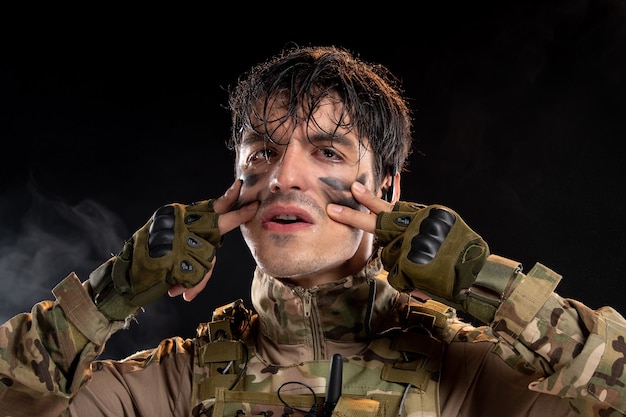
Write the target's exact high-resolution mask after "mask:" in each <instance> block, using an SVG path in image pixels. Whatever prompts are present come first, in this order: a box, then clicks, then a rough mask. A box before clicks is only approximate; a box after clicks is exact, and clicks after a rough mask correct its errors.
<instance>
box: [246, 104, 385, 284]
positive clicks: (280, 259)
mask: <svg viewBox="0 0 626 417" xmlns="http://www.w3.org/2000/svg"><path fill="white" fill-rule="evenodd" d="M341 111H342V104H341V103H340V102H337V101H335V100H332V99H331V98H326V99H324V101H323V102H322V104H321V105H320V106H318V108H317V110H316V111H315V113H314V114H313V117H312V118H309V119H303V118H301V117H299V118H298V121H296V120H294V119H293V118H289V119H281V116H284V114H285V113H284V110H283V109H282V108H281V106H280V102H279V101H276V100H275V101H274V102H272V105H271V107H270V112H269V115H268V116H269V117H267V118H266V119H267V120H270V121H273V122H270V123H266V124H265V125H262V124H261V122H260V121H258V120H257V121H258V122H259V124H258V126H259V127H258V128H257V130H258V131H260V132H266V133H267V134H266V135H263V134H261V135H260V134H259V133H257V132H254V131H249V132H244V134H243V141H242V145H241V146H240V148H239V149H238V153H237V174H238V176H239V178H240V179H242V180H243V187H242V190H241V195H240V199H239V200H240V202H241V203H242V204H245V203H249V202H252V201H254V200H258V201H259V202H260V205H259V209H258V212H257V213H256V216H255V217H254V219H252V220H251V221H250V222H248V223H246V224H243V225H242V226H241V231H242V234H243V237H244V239H245V240H246V243H247V244H248V246H249V247H250V250H251V252H252V255H253V257H254V259H255V260H256V263H257V265H258V266H259V267H260V268H261V269H262V270H263V271H264V272H266V273H268V274H270V275H272V276H274V277H277V278H284V279H286V280H288V281H290V282H292V283H294V284H297V285H301V286H304V287H311V286H313V285H317V284H321V283H324V282H329V281H334V280H336V279H339V278H342V277H345V276H347V275H349V274H353V273H355V272H357V271H358V270H360V269H361V268H362V267H363V266H364V265H365V263H366V261H367V258H368V257H369V255H370V254H371V250H372V236H371V235H370V234H366V233H365V232H363V231H362V230H359V229H355V228H352V227H349V226H347V225H344V224H341V223H337V222H335V221H333V220H331V219H330V218H329V217H328V216H327V215H326V205H327V204H328V203H331V202H332V203H337V204H342V205H345V206H348V207H351V208H353V209H357V210H365V209H364V208H363V207H362V206H361V205H360V204H359V203H357V201H356V200H355V199H354V198H353V196H352V194H351V192H350V184H351V183H352V182H353V181H355V180H356V181H359V182H361V183H363V184H364V185H365V186H366V187H368V188H369V189H372V190H378V188H379V186H380V184H374V171H373V166H374V164H373V155H372V152H371V150H370V149H369V142H368V141H367V139H361V140H359V137H358V136H357V133H356V132H355V131H354V130H351V129H350V128H349V127H344V126H349V124H348V125H346V124H345V123H344V124H343V125H342V124H339V125H338V123H339V120H340V117H341ZM253 122H254V120H253ZM344 122H346V120H344ZM348 122H349V120H348ZM268 136H270V137H271V139H272V140H271V141H270V140H268V139H267V137H268Z"/></svg>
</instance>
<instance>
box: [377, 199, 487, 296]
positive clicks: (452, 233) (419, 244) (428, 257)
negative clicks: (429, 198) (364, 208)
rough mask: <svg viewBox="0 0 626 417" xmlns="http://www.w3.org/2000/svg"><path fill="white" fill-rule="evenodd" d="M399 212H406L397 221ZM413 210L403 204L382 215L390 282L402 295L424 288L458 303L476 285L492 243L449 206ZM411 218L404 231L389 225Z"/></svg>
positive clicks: (381, 232) (394, 225) (378, 234)
mask: <svg viewBox="0 0 626 417" xmlns="http://www.w3.org/2000/svg"><path fill="white" fill-rule="evenodd" d="M396 208H399V209H402V210H403V211H404V210H406V211H405V212H404V213H396V214H395V216H394V213H395V211H396ZM410 209H411V206H407V204H405V203H403V204H402V205H396V207H394V211H392V212H391V213H380V214H379V219H378V224H377V230H376V235H377V236H378V237H379V241H381V243H382V242H383V241H384V240H385V239H386V242H387V245H386V246H385V247H384V248H383V251H382V254H381V257H382V262H383V265H384V266H385V268H386V269H387V270H388V271H389V277H388V280H389V283H390V284H391V285H392V286H393V287H394V288H396V289H398V290H399V291H410V290H413V289H415V288H419V289H421V290H424V291H427V292H430V293H431V294H433V295H436V296H440V297H443V298H445V299H448V300H453V301H458V300H459V296H460V295H459V294H460V292H461V290H462V289H465V288H468V287H469V286H470V285H472V283H473V282H474V280H475V276H476V274H478V272H479V271H480V268H482V265H483V264H484V261H485V259H486V257H487V256H488V255H489V248H488V246H487V244H486V243H485V242H484V241H483V240H482V238H481V237H480V236H478V235H477V234H476V233H475V232H474V231H473V230H472V229H470V228H469V227H468V226H467V224H465V222H464V221H463V220H462V219H461V218H460V217H459V216H458V215H457V214H456V213H455V212H454V211H452V210H450V209H448V208H446V207H443V206H437V205H433V206H428V207H425V206H420V205H416V206H413V211H412V213H411V212H409V210H410ZM407 216H409V217H410V218H411V221H410V223H409V224H408V225H406V226H405V227H404V230H403V231H400V230H399V228H398V226H399V222H394V221H389V218H393V219H396V218H400V217H406V218H409V217H407ZM381 217H383V218H381ZM385 218H387V219H385ZM390 226H391V227H390ZM378 227H386V228H387V229H386V230H382V229H381V230H378ZM381 236H382V237H383V239H380V237H381ZM390 238H391V239H390Z"/></svg>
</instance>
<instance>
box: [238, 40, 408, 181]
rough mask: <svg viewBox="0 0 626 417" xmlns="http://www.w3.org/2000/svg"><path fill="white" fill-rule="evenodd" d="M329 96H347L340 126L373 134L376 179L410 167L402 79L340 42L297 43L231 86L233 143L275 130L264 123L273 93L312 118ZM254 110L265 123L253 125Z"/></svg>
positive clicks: (362, 134)
mask: <svg viewBox="0 0 626 417" xmlns="http://www.w3.org/2000/svg"><path fill="white" fill-rule="evenodd" d="M329 95H332V96H334V97H336V96H339V97H340V99H341V100H342V101H343V105H344V106H343V117H342V119H341V120H339V121H338V123H337V127H340V126H341V127H344V128H355V129H356V132H357V134H358V136H359V137H360V138H363V137H367V138H368V140H369V143H370V146H371V148H372V150H373V153H374V160H375V166H374V174H375V177H376V178H375V180H377V181H380V180H382V178H383V176H384V175H385V174H387V173H394V172H395V171H396V170H399V171H401V170H404V169H405V167H406V164H407V159H408V156H409V154H410V153H411V142H412V138H411V133H412V132H411V123H412V120H411V114H410V110H409V106H408V105H407V103H406V100H405V99H404V98H403V97H402V94H401V90H400V86H399V82H398V80H397V79H396V78H395V77H394V76H393V75H392V74H391V72H389V70H388V69H387V68H386V67H384V66H382V65H380V64H370V63H367V62H365V61H363V60H362V59H360V58H359V57H358V56H356V55H354V54H352V53H351V52H349V51H348V50H347V49H345V48H341V47H336V46H318V47H313V46H309V47H298V46H292V47H289V48H286V49H284V50H283V51H281V52H280V53H279V54H277V55H275V56H274V57H272V58H270V59H268V60H267V61H265V62H262V63H260V64H258V65H256V66H254V67H253V68H252V69H251V70H250V71H248V72H247V73H245V74H243V75H242V77H241V78H240V79H239V80H238V82H237V84H236V85H235V86H234V87H233V88H231V89H230V90H229V108H230V110H231V116H232V126H231V136H230V139H229V140H228V141H227V145H228V147H229V148H230V149H231V150H232V149H235V150H236V149H238V148H239V146H240V145H241V140H242V135H243V133H244V131H246V130H249V129H253V130H255V131H256V132H257V133H260V134H263V135H266V136H268V135H270V134H268V133H267V131H266V130H265V124H267V123H268V122H270V121H271V120H269V119H268V117H269V115H268V111H269V110H270V109H269V107H268V105H269V103H270V101H271V100H270V99H271V98H275V97H277V96H280V98H281V102H284V103H286V104H285V109H286V111H287V113H286V115H287V116H286V117H287V118H292V117H296V115H297V114H298V112H303V111H304V117H306V118H307V119H308V121H309V122H310V121H311V119H310V118H311V115H312V114H313V113H314V112H315V110H316V108H317V106H318V105H319V103H320V102H321V100H322V99H324V98H326V97H328V96H329ZM259 104H262V105H261V106H259ZM252 115H254V116H255V117H254V119H255V120H261V121H262V123H263V125H261V126H259V125H258V123H256V125H254V124H253V123H252V118H251V116H252ZM347 120H349V121H350V124H349V125H346V124H345V123H346V121H347ZM313 122H314V121H313ZM268 139H269V140H271V137H268Z"/></svg>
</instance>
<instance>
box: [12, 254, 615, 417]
mask: <svg viewBox="0 0 626 417" xmlns="http://www.w3.org/2000/svg"><path fill="white" fill-rule="evenodd" d="M369 269H370V268H366V270H365V271H363V272H362V273H361V274H358V275H356V276H352V277H347V278H345V279H343V280H340V281H337V282H334V283H329V284H326V285H323V286H319V287H315V288H312V289H308V290H305V289H302V288H299V287H292V286H288V285H285V284H283V283H281V282H280V281H278V280H275V279H273V278H272V277H269V276H267V275H264V274H262V273H260V272H259V271H256V272H255V277H254V280H253V285H252V299H253V308H254V311H255V314H252V312H250V311H248V310H245V309H244V310H243V311H244V312H246V311H247V312H248V313H249V314H246V313H244V314H243V315H242V316H239V317H238V318H237V320H233V319H232V317H230V316H228V314H225V315H224V316H225V318H224V317H220V314H218V315H217V316H216V320H214V321H213V322H212V323H208V324H205V325H201V326H200V327H199V329H198V337H196V338H194V339H186V340H183V339H181V338H170V339H165V340H163V342H162V343H161V344H160V345H159V346H158V347H156V348H155V349H152V350H148V351H143V352H138V353H136V354H135V355H132V356H131V357H129V358H126V359H124V360H122V361H111V360H97V357H98V355H99V354H101V353H102V351H103V349H104V344H105V343H106V341H107V340H108V338H109V337H110V336H111V334H112V333H113V332H115V331H117V330H118V329H119V328H121V327H123V325H124V323H122V322H119V323H118V322H114V323H110V322H108V321H107V320H106V319H105V318H104V316H102V315H101V314H100V313H99V312H98V310H97V308H96V307H95V305H94V304H93V302H92V301H91V299H90V297H89V295H88V292H87V291H86V290H85V288H84V285H81V283H80V281H79V280H78V278H77V277H76V275H74V274H71V275H70V276H68V277H67V278H66V279H65V280H63V281H62V282H61V283H60V284H59V285H58V286H57V287H56V288H55V289H54V294H55V296H56V301H54V302H52V301H45V302H41V303H39V304H37V305H35V306H34V307H33V310H32V312H31V313H30V314H27V313H24V314H20V315H18V316H15V317H14V318H12V319H10V320H9V321H7V322H6V323H5V324H4V325H3V326H2V328H1V330H0V415H2V416H29V417H31V416H35V415H36V416H44V417H45V416H58V415H73V416H90V417H91V416H100V415H102V416H105V415H106V416H122V415H124V416H189V415H195V416H200V415H215V416H217V415H229V416H230V415H232V416H239V415H242V414H246V415H248V416H249V415H264V416H270V415H274V414H275V413H277V412H278V413H281V415H282V414H283V413H285V412H287V413H291V412H294V415H303V414H304V413H305V412H308V411H310V409H312V408H313V404H316V405H317V404H318V403H319V405H318V410H319V412H318V414H319V415H322V411H321V410H322V407H323V400H324V395H325V391H326V388H327V387H326V385H327V376H328V372H329V359H330V358H331V356H332V355H333V354H334V353H340V354H341V355H342V357H343V380H342V384H341V386H342V393H341V397H340V398H339V401H338V402H337V405H336V407H337V408H336V409H335V413H334V414H333V416H341V415H344V414H353V415H355V416H357V415H358V416H372V417H374V416H381V417H382V416H390V415H404V416H411V417H412V416H435V415H438V414H440V415H443V416H459V415H463V416H481V417H485V416H502V415H506V416H542V417H545V416H551V417H554V416H565V415H567V416H569V415H583V416H614V415H622V413H624V411H625V410H626V405H625V404H626V400H625V399H624V398H625V396H626V388H625V384H626V376H624V374H623V370H624V365H625V359H624V358H625V355H624V354H625V352H626V342H624V335H626V322H625V321H624V319H623V318H622V317H621V316H620V315H619V314H618V313H617V312H615V311H614V310H613V309H611V308H602V309H599V310H596V311H593V310H591V309H589V308H588V307H586V306H584V305H582V304H581V303H579V302H576V301H573V300H568V299H563V298H561V297H560V296H558V295H557V294H556V293H554V288H555V287H556V284H557V283H558V280H559V279H560V277H559V276H558V275H556V274H555V273H553V272H552V271H550V270H549V269H547V268H545V267H543V266H542V265H536V266H535V268H533V270H531V271H530V272H529V273H528V274H527V275H525V274H520V276H519V279H518V280H517V281H516V283H515V288H514V289H513V291H512V292H511V293H510V295H509V296H508V298H507V299H505V300H504V301H503V302H502V304H501V305H500V307H499V309H498V310H497V312H496V314H495V317H494V320H493V322H492V324H491V326H483V327H474V326H471V325H469V324H467V323H464V322H463V321H461V320H459V319H458V318H457V317H456V316H455V314H454V310H453V309H451V308H447V307H445V306H442V305H441V304H439V303H431V302H426V303H425V304H424V303H422V302H418V301H415V300H413V299H411V297H409V296H408V295H407V294H400V293H398V292H397V291H395V290H394V289H393V288H391V287H390V286H389V285H388V284H387V282H386V280H385V279H384V276H379V275H378V273H379V272H380V271H370V270H369ZM224 313H226V312H224ZM239 338H241V339H239ZM294 410H295V411H294Z"/></svg>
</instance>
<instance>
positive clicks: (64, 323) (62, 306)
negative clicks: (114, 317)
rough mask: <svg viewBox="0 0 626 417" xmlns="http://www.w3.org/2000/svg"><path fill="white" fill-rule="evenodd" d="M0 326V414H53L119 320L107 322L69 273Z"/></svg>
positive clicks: (120, 324)
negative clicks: (48, 294)
mask: <svg viewBox="0 0 626 417" xmlns="http://www.w3.org/2000/svg"><path fill="white" fill-rule="evenodd" d="M53 293H54V295H55V297H56V301H54V302H53V301H42V302H40V303H37V304H36V305H35V306H34V307H33V309H32V311H31V313H22V314H18V315H16V316H15V317H13V318H11V319H9V320H8V321H7V322H6V323H4V324H3V325H2V326H1V327H0V415H15V416H18V415H29V416H33V415H37V416H48V415H50V416H52V415H55V416H56V415H59V414H60V412H61V411H62V410H63V409H65V408H66V407H67V405H68V404H69V400H70V398H72V396H74V395H75V394H76V393H77V392H78V390H79V389H80V388H81V387H82V386H83V385H84V384H85V383H86V382H87V381H88V380H89V378H90V377H91V363H92V362H93V361H94V360H95V359H96V358H97V357H98V356H99V355H100V354H101V353H102V351H103V350H104V345H105V343H106V341H107V340H108V339H109V337H110V336H111V334H113V333H114V332H115V331H117V330H119V329H120V328H122V327H123V326H124V325H125V322H123V321H121V322H110V321H109V320H107V319H106V317H105V316H103V315H102V314H101V313H100V312H99V311H98V309H97V308H96V306H95V304H94V303H93V301H92V299H91V297H90V295H89V293H88V291H87V289H86V288H85V287H84V286H83V284H81V282H80V280H79V279H78V277H77V276H76V275H75V274H70V275H69V276H68V277H67V278H65V279H64V280H63V281H62V282H61V283H60V284H59V285H57V286H56V287H55V288H54V290H53Z"/></svg>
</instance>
